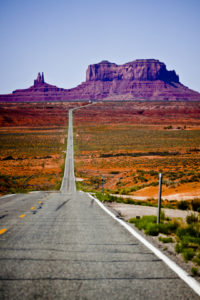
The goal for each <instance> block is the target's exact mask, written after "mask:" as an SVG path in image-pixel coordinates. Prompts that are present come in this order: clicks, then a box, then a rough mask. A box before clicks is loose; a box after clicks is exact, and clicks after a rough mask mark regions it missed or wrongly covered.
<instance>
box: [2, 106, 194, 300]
mask: <svg viewBox="0 0 200 300" xmlns="http://www.w3.org/2000/svg"><path fill="white" fill-rule="evenodd" d="M69 123H71V124H69V133H68V149H67V159H66V168H65V175H64V178H63V184H62V187H61V191H60V192H54V193H48V192H36V193H30V194H21V195H20V194H19V195H12V196H10V197H2V198H0V232H1V235H0V299H70V300H71V299H123V300H124V299H170V300H172V299H199V296H198V295H197V294H196V293H195V292H194V291H193V290H192V289H191V288H190V287H189V286H188V285H187V284H186V283H184V282H183V281H182V280H181V279H180V278H179V277H178V276H177V275H176V274H175V273H174V272H173V271H171V270H170V269H169V268H168V267H167V265H165V264H164V263H163V262H162V261H161V260H160V259H158V258H157V257H156V256H155V255H154V254H153V253H152V252H151V251H150V250H148V249H147V248H146V247H145V246H144V245H143V244H141V243H140V242H139V241H138V240H137V239H136V238H134V237H133V236H132V235H131V234H130V233H129V232H128V231H126V229H125V228H123V227H122V226H121V225H120V224H119V223H118V222H117V221H115V220H113V219H112V218H111V217H110V216H109V215H107V214H106V213H105V212H104V211H103V210H102V209H101V208H100V207H99V206H98V204H97V203H96V202H95V201H94V200H93V199H91V198H89V196H88V195H87V194H85V193H83V192H76V189H75V180H74V167H73V134H72V113H71V112H70V113H69Z"/></svg>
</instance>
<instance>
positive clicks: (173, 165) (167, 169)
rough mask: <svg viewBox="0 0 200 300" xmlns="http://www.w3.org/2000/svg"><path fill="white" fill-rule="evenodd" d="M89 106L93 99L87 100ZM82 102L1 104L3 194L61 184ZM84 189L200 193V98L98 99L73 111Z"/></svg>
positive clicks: (177, 196)
mask: <svg viewBox="0 0 200 300" xmlns="http://www.w3.org/2000/svg"><path fill="white" fill-rule="evenodd" d="M85 103H86V102H85ZM85 103H83V102H82V103H78V102H54V103H53V102H52V103H18V104H14V103H10V104H9V103H7V104H5V103H1V104H0V110H1V113H0V145H1V146H0V169H1V178H0V180H1V190H0V193H1V194H5V193H12V192H22V191H30V190H54V189H59V187H60V183H61V179H62V174H63V165H64V158H65V152H64V151H65V149H66V135H67V117H68V110H69V109H70V108H72V107H76V106H79V105H84V104H85ZM74 144H75V173H76V177H77V187H78V188H80V189H83V190H85V191H93V192H96V191H100V190H101V189H102V178H103V182H104V189H105V191H107V192H109V193H111V194H119V195H129V196H131V197H135V198H138V199H151V198H157V193H158V173H159V172H162V174H163V197H164V198H166V199H169V200H171V201H173V200H183V199H193V198H196V197H198V196H199V194H200V104H199V103H198V102H186V101H183V102H181V101H180V102H177V101H176V102H168V101H154V102H152V101H151V102H150V101H135V102H130V101H118V102H98V103H96V104H94V105H91V106H88V107H85V108H83V109H81V110H76V111H75V113H74Z"/></svg>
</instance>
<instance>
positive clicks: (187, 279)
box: [87, 193, 200, 296]
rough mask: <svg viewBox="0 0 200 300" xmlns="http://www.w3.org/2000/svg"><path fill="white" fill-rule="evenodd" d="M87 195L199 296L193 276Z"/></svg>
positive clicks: (199, 289)
mask: <svg viewBox="0 0 200 300" xmlns="http://www.w3.org/2000/svg"><path fill="white" fill-rule="evenodd" d="M87 194H88V196H89V197H90V198H92V199H94V200H95V201H96V203H97V204H98V205H99V206H100V207H101V208H102V209H103V210H104V211H105V212H107V214H109V215H110V216H111V217H112V218H113V219H114V220H116V221H117V222H119V223H120V224H121V225H122V226H124V227H125V228H126V229H127V230H128V231H129V232H130V233H131V234H132V235H134V236H135V237H136V238H137V239H138V240H139V241H140V242H142V243H143V244H144V245H145V246H146V247H147V248H148V249H150V250H151V251H152V252H153V253H154V254H155V255H156V256H157V257H158V258H160V259H161V260H162V261H163V262H164V263H165V264H166V265H167V266H168V267H169V268H170V269H172V270H173V271H174V272H175V273H176V274H177V275H178V276H179V277H180V278H181V279H182V280H183V281H185V282H186V283H187V285H189V286H190V287H191V288H192V289H193V290H194V291H195V292H196V293H197V294H198V295H199V296H200V284H199V283H198V281H196V280H195V279H194V278H192V277H191V276H190V275H189V274H188V273H187V272H186V271H184V270H183V269H182V268H181V267H179V266H178V265H177V264H176V263H175V262H174V261H172V260H171V259H170V258H168V257H167V256H166V255H165V254H163V253H162V252H161V251H160V250H158V249H157V248H156V247H154V246H153V245H152V244H151V243H150V242H148V241H147V240H146V239H145V238H143V237H142V236H141V235H140V234H139V233H138V232H136V231H135V230H134V229H133V228H132V227H131V226H130V225H128V224H127V223H126V222H125V221H122V220H120V219H118V218H117V217H116V216H115V215H114V214H113V213H112V212H111V211H109V210H108V209H107V208H106V207H105V206H104V205H103V204H102V203H101V202H100V201H99V200H98V199H96V198H95V197H93V196H92V195H90V194H89V193H87Z"/></svg>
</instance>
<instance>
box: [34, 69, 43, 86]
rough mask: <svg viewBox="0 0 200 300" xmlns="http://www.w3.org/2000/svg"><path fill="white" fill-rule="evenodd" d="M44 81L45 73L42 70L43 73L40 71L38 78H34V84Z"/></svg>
mask: <svg viewBox="0 0 200 300" xmlns="http://www.w3.org/2000/svg"><path fill="white" fill-rule="evenodd" d="M42 83H44V73H43V72H42V75H41V74H40V72H39V73H38V76H37V79H35V80H34V85H38V84H42Z"/></svg>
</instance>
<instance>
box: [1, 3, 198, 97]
mask: <svg viewBox="0 0 200 300" xmlns="http://www.w3.org/2000/svg"><path fill="white" fill-rule="evenodd" d="M143 58H155V59H159V60H160V61H162V62H164V63H165V64H166V66H167V69H168V70H175V71H176V73H177V74H178V75H179V78H180V81H181V83H183V84H184V85H186V86H187V87H189V88H191V89H193V90H196V91H199V92H200V76H199V72H200V0H164V1H163V0H101V1H100V0H34V1H33V0H0V94H6V93H11V92H12V91H13V90H16V89H23V88H28V87H29V86H31V85H33V80H34V79H35V78H36V77H37V73H38V72H44V77H45V81H46V82H47V83H50V84H53V85H56V86H58V87H62V88H72V87H75V86H77V85H78V84H80V83H82V82H83V81H85V77H86V69H87V67H88V65H89V64H94V63H98V62H100V61H102V60H108V61H110V62H115V63H117V64H124V63H126V62H130V61H133V60H135V59H143Z"/></svg>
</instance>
